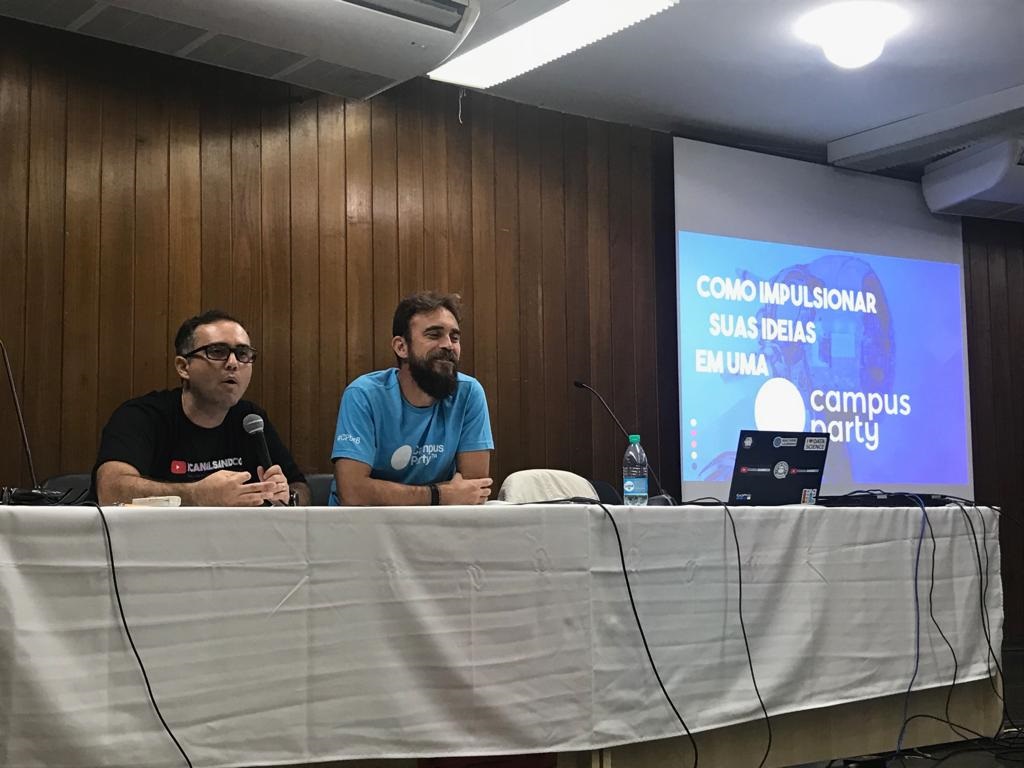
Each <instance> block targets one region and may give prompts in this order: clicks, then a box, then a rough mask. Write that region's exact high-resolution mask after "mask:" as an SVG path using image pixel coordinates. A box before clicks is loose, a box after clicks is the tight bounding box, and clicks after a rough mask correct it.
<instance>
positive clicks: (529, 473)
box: [498, 469, 597, 504]
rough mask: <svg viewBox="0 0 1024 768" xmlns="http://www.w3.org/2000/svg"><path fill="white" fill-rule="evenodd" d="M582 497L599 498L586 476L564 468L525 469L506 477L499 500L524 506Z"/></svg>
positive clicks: (499, 492)
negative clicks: (536, 502) (524, 504)
mask: <svg viewBox="0 0 1024 768" xmlns="http://www.w3.org/2000/svg"><path fill="white" fill-rule="evenodd" d="M573 497H580V498H586V499H596V498H597V491H595V490H594V486H592V485H591V484H590V482H589V481H588V480H587V479H586V478H583V477H580V476H579V475H577V474H574V473H572V472H566V471H565V470H563V469H523V470H520V471H519V472H513V473H512V474H511V475H509V476H508V477H506V478H505V482H504V483H502V484H501V490H500V491H498V501H508V502H512V503H513V504H523V503H530V502H535V501H555V500H556V499H570V498H573Z"/></svg>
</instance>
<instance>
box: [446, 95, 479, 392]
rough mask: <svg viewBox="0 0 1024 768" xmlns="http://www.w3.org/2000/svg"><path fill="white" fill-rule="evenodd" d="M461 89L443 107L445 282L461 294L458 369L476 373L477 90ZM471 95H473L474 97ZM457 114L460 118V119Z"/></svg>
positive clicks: (472, 373) (450, 288) (452, 289)
mask: <svg viewBox="0 0 1024 768" xmlns="http://www.w3.org/2000/svg"><path fill="white" fill-rule="evenodd" d="M460 93H463V91H460V90H456V89H449V91H448V99H447V108H446V110H445V117H446V120H445V125H446V130H445V134H446V138H447V141H448V285H449V290H451V291H454V292H455V293H458V294H460V295H461V296H462V322H461V324H460V326H459V327H460V328H461V329H462V357H461V358H460V363H459V367H460V369H461V370H463V371H465V372H467V373H469V374H471V375H475V373H476V345H477V340H476V334H475V332H474V329H475V325H474V323H473V308H474V307H475V306H476V297H475V296H474V295H473V218H472V217H473V213H472V207H473V195H472V189H471V178H472V173H473V168H472V128H471V126H472V124H473V114H474V110H475V108H476V107H477V106H478V102H479V101H480V100H481V99H483V98H486V97H483V96H480V95H478V94H472V95H470V94H469V93H468V92H466V95H465V96H460ZM474 97H475V98H474ZM460 117H461V119H460Z"/></svg>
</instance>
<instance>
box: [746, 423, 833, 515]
mask: <svg viewBox="0 0 1024 768" xmlns="http://www.w3.org/2000/svg"><path fill="white" fill-rule="evenodd" d="M828 441H829V436H828V433H827V432H825V433H823V432H758V431H755V430H752V429H744V430H743V431H741V432H740V440H739V445H738V446H737V447H736V464H735V465H734V466H733V470H732V485H731V487H730V488H729V503H730V504H757V505H758V506H776V505H779V504H814V503H816V502H817V500H818V493H819V492H820V491H821V476H822V473H823V472H824V470H825V456H826V454H827V453H828Z"/></svg>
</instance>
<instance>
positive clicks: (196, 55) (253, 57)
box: [187, 35, 305, 77]
mask: <svg viewBox="0 0 1024 768" xmlns="http://www.w3.org/2000/svg"><path fill="white" fill-rule="evenodd" d="M187 58H189V59H194V60H196V61H202V62H204V63H205V64H212V65H213V66H215V67H227V68H228V69H238V70H241V71H243V72H251V73H252V74H254V75H261V76H263V77H273V76H274V75H276V74H277V73H278V72H281V71H282V70H285V69H287V68H288V67H290V66H293V65H295V64H298V63H299V62H300V61H302V60H303V59H304V58H305V56H303V55H302V54H300V53H294V52H293V51H285V50H283V49H281V48H271V47H270V46H268V45H260V44H259V43H251V42H249V41H248V40H242V39H240V38H237V37H231V36H229V35H217V36H216V37H211V38H210V39H209V40H207V41H206V42H205V43H203V44H202V45H200V46H198V47H197V48H195V49H194V50H192V51H190V52H189V53H188V54H187Z"/></svg>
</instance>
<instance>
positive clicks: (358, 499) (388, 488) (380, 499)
mask: <svg viewBox="0 0 1024 768" xmlns="http://www.w3.org/2000/svg"><path fill="white" fill-rule="evenodd" d="M338 489H339V494H338V495H339V497H340V498H341V503H342V504H345V505H350V506H356V507H416V506H423V505H427V504H430V487H429V486H426V485H405V484H404V483H393V482H391V481H390V480H377V479H375V478H372V477H364V478H360V479H359V480H356V481H353V482H346V483H345V485H344V488H342V485H341V483H339V484H338Z"/></svg>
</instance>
